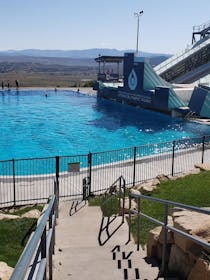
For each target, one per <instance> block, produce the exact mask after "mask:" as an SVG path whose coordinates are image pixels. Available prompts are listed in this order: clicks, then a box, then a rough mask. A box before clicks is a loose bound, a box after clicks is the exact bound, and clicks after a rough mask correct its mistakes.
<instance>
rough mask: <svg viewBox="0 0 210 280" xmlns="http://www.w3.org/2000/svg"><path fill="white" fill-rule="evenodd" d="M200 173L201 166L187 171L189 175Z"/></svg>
mask: <svg viewBox="0 0 210 280" xmlns="http://www.w3.org/2000/svg"><path fill="white" fill-rule="evenodd" d="M199 173H200V168H194V169H192V170H190V171H188V172H186V174H187V175H192V174H199Z"/></svg>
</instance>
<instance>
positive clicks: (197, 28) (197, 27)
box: [193, 21, 210, 32]
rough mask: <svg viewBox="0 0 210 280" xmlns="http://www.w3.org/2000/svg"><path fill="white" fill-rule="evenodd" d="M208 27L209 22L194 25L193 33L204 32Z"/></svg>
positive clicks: (209, 25)
mask: <svg viewBox="0 0 210 280" xmlns="http://www.w3.org/2000/svg"><path fill="white" fill-rule="evenodd" d="M208 27H210V21H207V22H204V23H202V24H200V25H194V26H193V32H200V31H202V30H205V29H206V28H208Z"/></svg>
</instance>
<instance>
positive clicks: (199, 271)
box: [187, 258, 210, 280]
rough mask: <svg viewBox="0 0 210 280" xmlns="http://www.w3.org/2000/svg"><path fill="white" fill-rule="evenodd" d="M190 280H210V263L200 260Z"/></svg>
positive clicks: (190, 275)
mask: <svg viewBox="0 0 210 280" xmlns="http://www.w3.org/2000/svg"><path fill="white" fill-rule="evenodd" d="M187 279H188V280H198V279H202V280H209V279H210V265H209V262H208V261H206V260H203V259H201V258H199V259H198V260H197V262H196V264H195V265H194V267H193V268H192V270H191V272H190V274H189V277H188V278H187Z"/></svg>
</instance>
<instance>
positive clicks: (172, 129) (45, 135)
mask: <svg viewBox="0 0 210 280" xmlns="http://www.w3.org/2000/svg"><path fill="white" fill-rule="evenodd" d="M45 94H47V97H46V96H45ZM0 132H1V137H0V160H6V159H11V158H30V157H48V156H55V155H76V154H86V153H88V152H89V151H91V152H97V151H105V150H112V149H118V148H124V147H131V146H138V145H142V144H147V143H157V142H163V141H164V142H165V141H171V140H175V139H181V138H188V137H194V136H202V135H209V134H210V127H208V126H206V125H199V124H196V123H192V122H186V121H183V120H179V119H172V118H171V117H169V116H166V115H163V114H160V113H156V112H151V111H147V110H143V109H137V108H134V107H130V106H127V105H121V104H118V103H114V102H111V101H105V100H98V99H97V98H96V97H94V96H88V95H83V94H78V93H75V92H71V91H60V90H58V91H57V92H55V91H43V90H42V91H37V90H36V91H35V90H31V91H29V90H20V91H15V90H14V91H13V90H11V91H1V92H0Z"/></svg>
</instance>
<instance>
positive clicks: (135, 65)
mask: <svg viewBox="0 0 210 280" xmlns="http://www.w3.org/2000/svg"><path fill="white" fill-rule="evenodd" d="M132 70H134V71H135V74H136V77H137V86H136V88H135V90H131V89H130V87H129V82H128V80H129V75H130V74H131V73H132ZM123 75H124V88H123V90H124V91H127V92H130V93H134V94H136V93H139V92H140V91H141V90H142V89H143V80H144V62H134V53H125V56H124V68H123Z"/></svg>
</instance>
